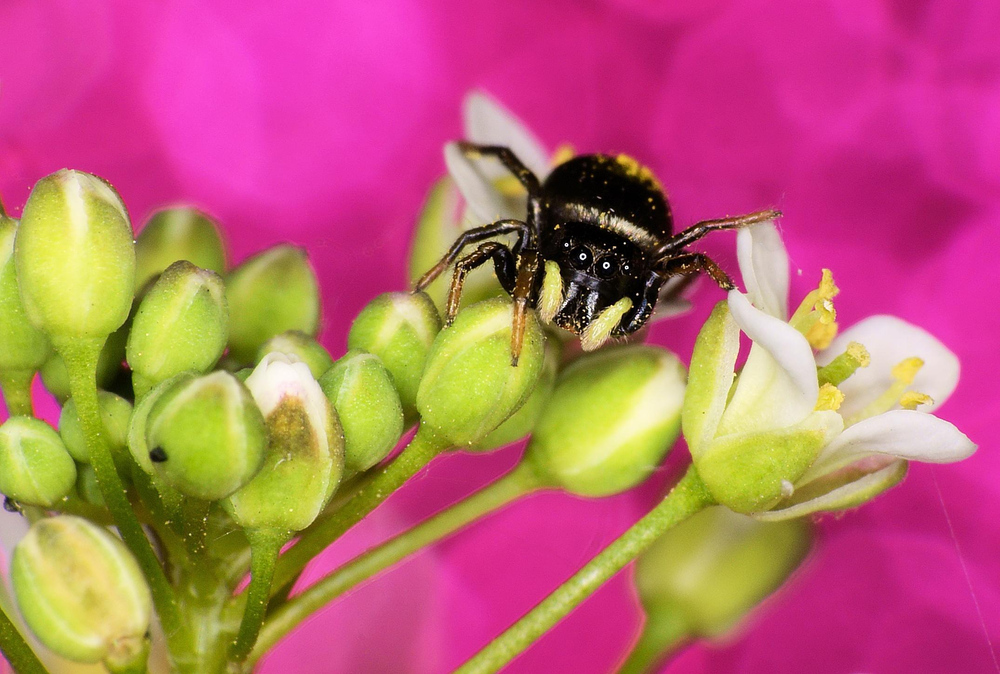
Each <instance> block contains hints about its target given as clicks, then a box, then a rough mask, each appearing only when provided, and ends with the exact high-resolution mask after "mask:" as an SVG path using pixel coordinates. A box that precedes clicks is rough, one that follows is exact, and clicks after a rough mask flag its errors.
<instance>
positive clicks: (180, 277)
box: [125, 260, 229, 395]
mask: <svg viewBox="0 0 1000 674" xmlns="http://www.w3.org/2000/svg"><path fill="white" fill-rule="evenodd" d="M228 327H229V312H228V310H227V308H226V290H225V287H224V286H223V285H222V279H221V278H219V276H218V274H216V273H215V272H212V271H206V270H204V269H199V268H198V267H196V266H194V265H193V264H191V263H190V262H187V261H184V260H182V261H180V262H175V263H173V264H172V265H170V266H169V267H167V270H166V271H164V272H163V274H161V275H160V278H159V279H158V280H157V281H156V283H154V284H153V287H152V288H151V289H150V290H149V292H148V293H147V294H146V296H145V297H144V298H143V299H142V302H141V303H140V304H139V309H138V311H137V312H136V315H135V319H134V320H133V321H132V330H131V332H130V333H129V338H128V346H127V348H126V351H125V354H126V357H127V359H128V364H129V366H130V367H131V368H132V382H133V385H134V387H135V392H136V395H142V394H143V393H145V392H146V391H148V390H149V389H150V388H152V387H153V386H155V385H156V384H159V383H160V382H161V381H164V380H166V379H169V378H170V377H173V376H174V375H176V374H180V373H181V372H185V371H187V370H194V371H197V372H205V371H206V370H208V369H209V368H211V367H212V366H213V365H215V363H216V361H218V360H219V358H220V357H221V356H222V352H223V351H224V350H225V348H226V337H227V334H228Z"/></svg>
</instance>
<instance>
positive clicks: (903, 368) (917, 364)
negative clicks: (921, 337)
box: [892, 357, 924, 386]
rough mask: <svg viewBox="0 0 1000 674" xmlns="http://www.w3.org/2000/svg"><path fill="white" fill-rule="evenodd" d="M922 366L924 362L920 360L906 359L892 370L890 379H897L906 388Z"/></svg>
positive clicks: (914, 358)
mask: <svg viewBox="0 0 1000 674" xmlns="http://www.w3.org/2000/svg"><path fill="white" fill-rule="evenodd" d="M923 366H924V361H923V360H921V359H920V358H916V357H913V358H907V359H906V360H902V361H900V362H899V363H897V364H896V366H895V367H893V368H892V378H893V379H897V380H899V381H901V382H903V383H904V384H906V385H907V386H909V385H910V384H912V383H913V380H914V379H915V378H916V376H917V372H920V368H922V367H923Z"/></svg>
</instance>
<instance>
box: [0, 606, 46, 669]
mask: <svg viewBox="0 0 1000 674" xmlns="http://www.w3.org/2000/svg"><path fill="white" fill-rule="evenodd" d="M0 651H3V656H4V657H5V658H7V662H9V663H10V666H11V667H13V668H14V671H15V672H17V673H18V674H48V672H47V671H46V669H45V666H44V665H43V664H42V663H41V661H39V659H38V656H36V655H35V652H34V651H33V650H31V646H29V645H28V643H27V642H26V641H25V640H24V637H22V636H21V633H20V632H18V631H17V627H15V626H14V623H13V622H11V620H10V617H9V616H8V615H7V612H6V611H5V610H3V609H2V608H0Z"/></svg>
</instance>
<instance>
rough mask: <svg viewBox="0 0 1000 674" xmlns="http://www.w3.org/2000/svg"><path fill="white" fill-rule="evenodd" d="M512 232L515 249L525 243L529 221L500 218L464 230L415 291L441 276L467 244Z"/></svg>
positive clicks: (423, 277) (421, 279)
mask: <svg viewBox="0 0 1000 674" xmlns="http://www.w3.org/2000/svg"><path fill="white" fill-rule="evenodd" d="M511 232H517V235H518V236H517V243H516V244H515V250H517V249H519V248H520V247H521V246H522V245H523V241H524V239H525V237H527V236H528V233H529V229H528V225H527V223H524V222H521V221H520V220H498V221H497V222H494V223H493V224H491V225H483V226H482V227H476V228H474V229H470V230H468V231H467V232H463V233H462V235H461V236H460V237H458V238H457V239H456V240H455V243H453V244H451V248H449V249H448V252H447V253H445V254H444V257H442V258H441V259H440V260H439V261H438V263H437V264H435V265H434V266H433V267H431V268H430V269H429V270H427V273H426V274H424V275H423V276H421V277H420V280H419V281H417V283H416V285H415V286H414V288H413V291H414V292H420V291H421V290H423V289H424V288H426V287H427V286H429V285H430V284H431V283H432V282H433V281H434V279H436V278H437V277H438V276H440V275H441V273H442V272H443V271H444V270H445V269H447V268H448V266H449V265H450V264H451V263H452V262H454V261H455V260H456V258H458V256H459V255H460V254H461V253H462V250H464V249H465V247H466V246H469V245H472V244H474V243H479V242H480V241H482V240H483V239H488V238H490V237H491V236H498V235H500V234H509V233H511Z"/></svg>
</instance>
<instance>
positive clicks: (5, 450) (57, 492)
mask: <svg viewBox="0 0 1000 674" xmlns="http://www.w3.org/2000/svg"><path fill="white" fill-rule="evenodd" d="M75 483H76V464H75V463H73V458H72V457H71V456H70V455H69V452H67V451H66V446H65V445H64V444H63V442H62V440H61V439H60V438H59V434H58V433H56V432H55V431H54V430H52V427H51V426H49V425H48V424H47V423H45V422H44V421H42V420H40V419H35V418H33V417H11V418H10V419H8V420H7V421H6V422H4V424H3V425H2V426H0V493H3V494H4V495H6V496H8V497H10V498H12V499H14V501H16V502H18V503H23V504H25V505H37V506H44V507H46V508H49V507H52V506H53V505H54V504H56V503H57V502H58V501H60V500H62V499H63V497H65V496H66V495H67V494H69V493H70V492H71V491H72V490H73V485H74V484H75Z"/></svg>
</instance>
